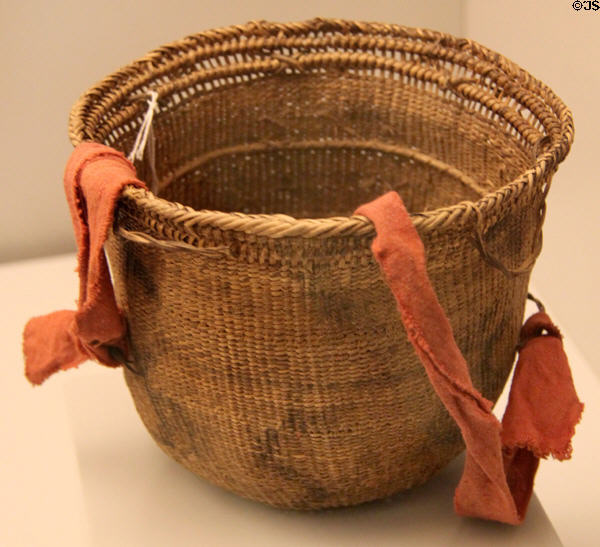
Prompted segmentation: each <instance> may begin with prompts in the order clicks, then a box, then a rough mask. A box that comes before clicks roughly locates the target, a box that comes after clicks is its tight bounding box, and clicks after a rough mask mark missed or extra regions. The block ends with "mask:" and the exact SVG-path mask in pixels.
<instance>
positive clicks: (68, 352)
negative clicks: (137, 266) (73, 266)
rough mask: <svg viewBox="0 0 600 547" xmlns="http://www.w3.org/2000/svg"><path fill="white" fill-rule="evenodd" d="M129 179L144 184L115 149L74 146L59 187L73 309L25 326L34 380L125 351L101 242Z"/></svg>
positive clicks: (28, 366)
mask: <svg viewBox="0 0 600 547" xmlns="http://www.w3.org/2000/svg"><path fill="white" fill-rule="evenodd" d="M129 184H131V185H133V186H137V187H139V188H145V187H146V185H145V184H144V183H143V182H142V181H140V180H138V179H137V178H136V171H135V167H134V166H133V164H132V163H131V162H130V161H129V160H128V159H127V158H126V157H125V156H124V155H123V154H122V153H121V152H119V151H118V150H115V149H113V148H111V147H108V146H104V145H103V144H99V143H92V142H84V143H81V144H79V145H78V146H77V147H76V148H75V149H74V150H73V152H72V154H71V156H70V158H69V161H68V162H67V165H66V168H65V173H64V186H65V194H66V196H67V202H68V204H69V210H70V212H71V220H72V222H73V229H74V231H75V240H76V243H77V248H78V255H77V264H78V267H77V271H78V273H79V300H78V304H77V310H76V311H71V310H60V311H57V312H54V313H51V314H48V315H44V316H41V317H34V318H33V319H30V320H29V322H28V323H27V325H26V326H25V331H24V333H23V353H24V354H25V374H26V376H27V378H28V379H29V380H30V381H31V382H32V383H34V384H41V383H42V382H43V381H44V380H46V378H48V376H50V375H51V374H53V373H55V372H57V371H58V370H66V369H69V368H72V367H76V366H77V365H79V364H80V363H82V362H84V361H87V360H88V359H94V360H97V361H99V362H100V363H103V364H105V365H108V366H118V365H119V364H120V362H118V361H116V360H115V359H114V358H113V357H112V354H111V348H113V352H114V351H115V350H117V351H119V352H120V353H121V354H122V355H127V351H128V348H127V342H126V336H125V333H126V325H125V321H124V318H123V316H122V314H121V312H120V310H119V308H118V307H117V304H116V301H115V296H114V292H113V288H112V284H111V280H110V272H109V269H108V263H107V261H106V257H105V256H104V249H103V246H104V242H105V241H106V238H107V237H108V231H109V230H110V229H112V225H113V220H114V211H115V207H116V205H117V201H118V199H119V196H120V195H121V191H122V190H123V188H124V187H125V186H127V185H129Z"/></svg>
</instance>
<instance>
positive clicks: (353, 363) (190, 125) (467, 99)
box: [70, 19, 573, 509]
mask: <svg viewBox="0 0 600 547" xmlns="http://www.w3.org/2000/svg"><path fill="white" fill-rule="evenodd" d="M151 90H154V91H156V92H157V93H158V111H157V113H156V114H155V116H154V120H153V124H152V135H151V138H150V140H149V144H148V147H147V149H146V155H145V158H144V161H140V162H137V164H136V168H137V169H138V177H139V178H140V179H142V180H144V181H146V182H147V183H148V184H149V185H151V186H152V188H153V192H149V191H145V190H141V189H135V188H132V187H128V188H127V189H126V190H125V191H124V192H123V195H122V199H121V200H120V202H119V207H118V212H117V218H116V222H115V227H114V231H113V233H112V234H111V236H110V239H109V241H108V243H107V246H106V250H107V255H108V258H109V261H110V264H111V271H112V276H113V282H114V286H115V292H116V294H117V300H118V303H119V305H120V307H121V308H122V309H123V310H124V313H125V315H126V317H127V321H128V328H129V337H130V344H131V349H132V360H131V361H130V362H129V363H127V368H125V369H124V373H125V379H126V381H127V385H128V386H129V389H130V391H131V394H132V396H133V399H134V401H135V405H136V407H137V410H138V412H139V414H140V416H141V418H142V420H143V421H144V424H145V425H146V427H147V428H148V430H149V432H150V433H151V435H152V436H153V438H154V439H155V441H156V442H157V443H158V444H159V445H160V447H161V448H162V449H164V451H165V452H167V453H168V454H169V455H171V456H172V457H173V458H174V459H175V460H177V461H178V462H180V463H182V464H183V465H184V466H186V467H187V468H189V469H191V470H192V471H193V472H195V473H197V474H198V475H200V476H202V477H204V478H206V479H208V480H209V481H211V482H213V483H216V484H218V485H221V486H223V487H225V488H227V489H230V490H232V491H234V492H237V493H238V494H240V495H242V496H246V497H249V498H253V499H256V500H260V501H263V502H267V503H269V504H272V505H276V506H281V507H291V508H297V509H311V508H324V507H333V506H344V505H352V504H357V503H360V502H365V501H368V500H373V499H377V498H382V497H385V496H389V495H392V494H394V493H396V492H399V491H401V490H404V489H407V488H410V487H412V486H415V485H417V484H419V483H422V482H424V481H425V480H427V479H428V478H429V477H431V476H432V475H433V474H434V473H435V472H436V471H438V470H439V469H441V468H442V467H444V466H445V465H446V464H447V463H448V462H449V461H450V460H451V459H452V458H454V457H455V456H456V455H457V454H459V453H460V452H461V450H463V442H462V439H461V436H460V432H459V430H458V428H457V426H456V425H455V424H454V422H453V421H452V419H451V418H450V416H449V414H448V413H447V412H446V410H445V409H444V407H443V405H442V403H441V402H440V401H439V399H438V397H437V396H436V394H435V393H434V391H433V389H432V387H431V386H430V384H429V381H428V379H427V376H426V374H425V371H424V369H423V367H422V365H421V364H420V362H419V361H418V359H417V357H416V355H415V353H414V350H413V348H412V347H411V345H410V343H409V342H408V340H407V337H406V334H405V331H404V327H403V325H402V322H401V318H400V314H399V313H398V311H397V309H396V305H395V301H394V298H393V296H392V294H391V292H390V290H389V288H388V286H387V285H386V283H385V281H384V279H383V277H382V274H381V272H380V269H379V267H378V264H377V263H376V262H375V260H374V258H373V255H372V252H371V250H370V244H371V241H372V240H373V238H374V236H375V231H374V228H373V225H372V224H371V222H370V221H369V220H368V219H367V218H366V217H363V216H352V212H353V211H354V210H355V208H356V207H357V206H358V205H360V204H362V203H365V202H367V201H370V200H372V199H374V198H376V197H377V196H379V195H381V194H383V193H385V192H386V191H389V190H396V191H398V193H399V194H400V195H401V196H402V199H403V200H404V202H405V204H406V206H407V208H408V210H409V211H410V212H411V217H412V219H413V221H414V224H415V226H416V228H417V230H418V233H419V235H420V236H421V238H422V240H423V242H424V245H425V249H426V254H427V261H428V273H429V276H430V278H431V282H432V284H433V287H434V289H435V290H436V292H437V295H438V298H439V300H440V302H441V304H442V306H443V308H444V310H445V311H446V313H447V315H448V317H449V319H450V322H451V324H452V328H453V330H454V333H455V337H456V341H457V343H458V346H459V348H460V349H461V351H462V352H463V354H464V356H465V358H466V360H467V362H468V363H469V366H470V370H471V376H472V379H473V382H474V384H475V386H476V387H477V389H479V390H480V391H481V392H482V393H483V395H484V396H485V397H487V398H488V399H491V400H496V399H497V397H498V395H499V393H500V392H501V390H502V388H503V386H504V383H505V381H506V379H507V376H508V374H509V372H510V369H511V366H512V363H513V360H514V357H515V350H516V344H517V337H518V333H519V328H520V326H521V323H522V320H523V313H524V305H525V299H526V295H527V285H528V281H529V272H530V270H531V268H532V266H533V264H534V262H535V259H536V257H537V254H538V253H539V251H540V249H541V226H542V222H543V218H544V212H545V206H544V204H545V197H546V194H547V192H548V188H549V185H550V181H551V177H552V175H553V174H554V172H555V170H556V169H557V166H558V164H559V163H560V162H561V161H562V160H563V158H564V157H565V155H566V154H567V152H568V150H569V147H570V145H571V142H572V138H573V125H572V118H571V114H570V112H569V110H568V109H567V108H566V107H565V105H564V104H563V103H562V102H561V100H560V99H559V98H558V97H557V96H556V95H554V94H553V93H552V91H551V90H549V89H548V88H547V87H546V86H545V85H543V84H542V83H540V82H539V81H537V80H536V79H534V78H533V77H531V76H530V75H529V74H527V73H526V72H524V71H523V70H522V69H520V68H519V67H517V66H515V65H514V64H513V63H512V62H510V61H508V60H507V59H505V58H504V57H502V56H501V55H499V54H497V53H494V52H492V51H489V50H488V49H486V48H484V47H482V46H480V45H478V44H476V43H474V42H472V41H469V40H465V39H457V38H454V37H452V36H449V35H447V34H442V33H439V32H433V31H429V30H423V29H413V28H406V27H400V26H396V25H384V24H371V23H357V22H350V21H339V20H326V19H315V20H312V21H308V22H304V23H293V24H275V23H266V22H259V23H256V22H253V23H249V24H247V25H244V26H235V27H229V28H225V29H219V30H212V31H207V32H203V33H201V34H197V35H194V36H188V37H187V38H184V39H183V40H181V41H178V42H174V43H171V44H169V45H165V46H163V47H161V48H159V49H156V50H154V51H153V52H151V53H149V54H148V55H147V56H145V57H144V58H142V59H140V60H138V61H135V62H133V63H132V64H130V65H128V66H126V67H124V68H123V69H121V70H120V71H118V72H116V73H115V74H113V75H111V76H109V77H107V78H106V79H104V80H103V81H101V82H100V83H99V84H97V85H96V86H95V87H93V88H92V89H91V90H89V91H88V92H87V93H85V94H84V95H83V96H82V97H81V99H80V100H79V101H78V102H77V103H76V104H75V106H74V107H73V110H72V112H71V117H70V137H71V140H72V142H73V144H74V145H76V144H78V143H80V142H82V141H96V142H101V143H103V144H107V145H109V146H112V147H114V148H116V149H118V150H121V151H123V152H125V153H126V154H127V153H128V152H129V151H130V150H131V149H132V147H133V144H134V141H135V139H136V135H137V133H138V129H139V127H140V124H141V122H142V119H143V118H144V114H145V112H146V109H147V98H148V92H149V91H151Z"/></svg>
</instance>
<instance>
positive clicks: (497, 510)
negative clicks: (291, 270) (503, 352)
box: [354, 192, 583, 524]
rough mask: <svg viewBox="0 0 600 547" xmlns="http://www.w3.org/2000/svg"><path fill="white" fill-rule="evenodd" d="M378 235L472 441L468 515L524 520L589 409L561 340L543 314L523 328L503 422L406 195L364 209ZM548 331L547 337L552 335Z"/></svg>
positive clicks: (399, 296)
mask: <svg viewBox="0 0 600 547" xmlns="http://www.w3.org/2000/svg"><path fill="white" fill-rule="evenodd" d="M354 214H356V215H364V216H366V217H368V218H369V219H370V220H371V221H372V222H373V224H374V225H375V229H376V232H377V235H376V237H375V238H374V240H373V242H372V244H371V250H372V251H373V255H374V256H375V259H376V260H377V262H378V263H379V265H380V267H381V269H382V272H383V274H384V278H385V280H386V282H387V284H388V285H389V287H390V289H391V291H392V293H393V295H394V297H395V299H396V302H397V304H398V309H399V311H400V313H401V316H402V321H403V323H404V326H405V328H406V332H407V335H408V338H409V340H410V341H411V343H412V345H413V346H414V348H415V351H416V353H417V355H418V356H419V359H420V360H421V362H422V363H423V366H424V367H425V371H426V372H427V376H428V377H429V380H430V382H431V384H432V386H433V388H434V389H435V391H436V393H437V394H438V396H439V398H440V399H441V401H442V402H443V404H444V406H445V407H446V408H447V410H448V412H449V413H450V414H451V415H452V417H453V418H454V420H455V421H456V423H457V424H458V426H459V428H460V430H461V433H462V436H463V439H464V441H465V445H466V450H467V453H466V460H465V467H464V471H463V475H462V478H461V480H460V483H459V485H458V487H457V489H456V494H455V498H454V505H455V509H456V512H457V513H458V514H460V515H466V516H473V517H480V518H485V519H492V520H497V521H501V522H505V523H509V524H518V523H520V522H521V521H522V520H523V518H524V517H525V513H526V510H527V505H528V503H529V499H530V497H531V493H532V489H533V479H534V476H535V473H536V470H537V467H538V463H539V459H538V458H539V457H544V456H546V455H548V454H552V455H554V456H555V457H557V458H559V459H564V458H568V457H569V456H570V452H571V445H570V440H571V437H572V435H573V433H574V427H575V424H576V423H577V422H578V421H579V419H580V416H581V412H582V411H583V405H582V404H581V403H580V402H579V400H578V398H577V394H576V393H575V389H574V387H573V380H572V378H571V373H570V370H569V365H568V362H567V359H566V356H565V354H564V352H563V349H562V342H561V338H560V334H559V333H558V330H557V329H556V327H555V326H554V325H553V324H552V322H551V321H550V319H549V318H548V316H547V315H545V314H542V313H538V314H535V315H534V316H533V317H532V318H530V319H529V320H528V321H527V322H526V323H525V325H524V327H523V330H522V344H521V346H522V349H521V350H520V355H519V360H518V363H517V365H516V369H515V375H514V380H513V383H512V385H511V391H510V396H509V403H508V407H507V410H506V413H505V415H504V418H503V422H502V424H500V422H498V420H497V419H496V417H495V416H494V415H493V414H492V412H491V409H492V402H491V401H488V400H487V399H485V398H484V397H483V396H482V395H481V394H480V393H479V392H478V391H477V390H476V389H475V388H474V387H473V384H472V382H471V378H470V376H469V371H468V367H467V363H466V362H465V359H464V357H463V356H462V354H461V352H460V350H459V349H458V347H457V345H456V342H455V340H454V335H453V333H452V329H451V326H450V322H449V321H448V318H447V317H446V314H445V313H444V310H443V309H442V307H441V305H440V303H439V301H438V299H437V297H436V295H435V292H434V290H433V287H432V286H431V283H430V281H429V277H428V275H427V269H426V265H425V250H424V247H423V243H422V241H421V239H420V238H419V235H418V233H417V231H416V229H415V227H414V225H413V223H412V221H411V219H410V216H409V214H408V212H407V211H406V208H405V207H404V204H403V202H402V199H401V198H400V196H399V195H398V194H397V193H396V192H388V193H386V194H384V195H383V196H381V197H379V198H377V199H375V200H373V201H371V202H369V203H366V204H363V205H361V206H360V207H359V208H358V209H356V211H355V212H354ZM542 331H545V333H546V334H544V332H542Z"/></svg>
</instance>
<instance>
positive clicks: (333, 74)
mask: <svg viewBox="0 0 600 547" xmlns="http://www.w3.org/2000/svg"><path fill="white" fill-rule="evenodd" d="M322 35H323V36H322V38H320V40H321V42H319V43H322V44H323V45H322V47H321V50H322V51H323V52H329V54H330V55H332V56H333V57H332V59H335V58H336V56H338V57H340V58H343V57H344V56H345V55H346V56H348V54H349V53H348V51H346V50H348V49H350V47H349V46H348V47H347V48H346V50H344V51H342V49H341V48H338V49H336V51H335V52H334V53H332V52H331V47H330V46H327V40H334V38H335V35H332V36H333V37H332V36H330V35H329V34H328V33H326V32H324V33H322ZM312 39H314V40H317V38H312ZM280 41H281V43H282V44H283V43H284V42H285V41H284V40H283V39H281V40H280ZM274 43H276V42H274ZM411 43H412V42H411V41H406V40H404V41H402V40H399V41H396V42H394V44H395V46H394V47H395V49H394V50H392V51H387V50H385V51H383V50H378V49H377V48H371V50H369V51H365V52H364V55H365V56H366V58H367V59H370V60H371V61H372V63H371V65H370V64H369V62H366V61H364V60H362V61H361V60H360V59H359V58H358V57H356V56H355V58H356V59H355V60H354V61H353V60H352V59H353V57H352V56H350V57H347V60H346V62H345V63H342V66H339V63H338V64H336V63H334V62H332V63H329V64H328V63H326V62H324V61H323V62H320V63H319V62H317V61H315V60H314V58H315V56H316V55H318V54H319V47H313V48H310V52H308V50H307V48H302V47H298V48H296V49H294V48H289V47H284V46H283V45H282V46H281V47H279V48H278V47H276V46H273V47H271V48H265V47H262V48H256V50H252V51H251V55H250V54H249V53H248V52H247V51H246V52H245V54H244V55H239V54H238V55H229V56H225V55H216V54H214V52H213V53H211V51H213V50H211V48H210V47H200V46H198V47H197V49H196V50H195V51H194V53H193V55H191V56H190V59H191V60H193V63H192V62H191V61H190V60H186V61H183V60H182V61H176V62H175V61H170V62H172V63H176V64H178V65H177V66H176V68H173V69H171V71H170V73H167V74H160V73H158V72H157V73H156V74H153V75H152V76H146V77H144V84H143V85H138V86H137V87H135V88H134V89H131V91H130V92H127V93H124V96H123V97H122V99H121V100H122V105H129V106H128V108H129V110H127V112H128V113H129V112H130V113H131V114H128V115H122V116H120V117H118V116H115V115H114V112H113V114H112V119H111V109H114V108H116V106H115V105H118V103H115V105H112V106H111V107H110V108H108V109H106V110H105V111H104V112H103V114H102V120H101V124H100V125H97V126H96V127H95V128H94V130H93V131H94V139H96V140H102V141H103V142H105V144H108V145H111V146H113V147H115V148H117V149H120V150H122V151H123V152H125V153H126V154H127V153H129V151H130V150H131V148H132V146H133V142H134V140H135V137H136V134H137V132H138V129H139V125H140V123H141V120H142V118H143V115H144V112H145V107H146V105H145V103H144V102H143V101H139V100H138V101H137V103H136V106H135V109H134V110H132V107H131V104H132V103H131V98H132V96H133V95H135V94H137V95H139V93H140V90H148V89H150V88H153V89H157V90H158V91H159V95H160V98H159V108H160V111H159V112H158V113H157V114H156V115H155V117H154V121H153V136H152V138H153V139H154V141H153V142H154V146H153V151H152V154H153V162H154V166H155V167H154V175H153V172H152V169H151V168H150V159H149V156H150V153H149V152H148V151H146V156H145V159H144V160H143V161H141V162H137V163H136V167H137V169H138V176H139V178H141V179H142V180H145V181H146V182H147V183H148V184H149V186H150V187H151V189H152V190H153V191H154V192H155V193H156V194H157V195H159V196H160V197H163V198H165V199H167V200H170V201H176V202H179V203H182V204H185V205H188V206H191V207H193V208H195V209H209V210H220V211H226V212H234V211H238V212H243V213H285V214H288V215H291V216H294V217H298V218H303V217H324V216H347V215H351V214H352V212H353V211H354V209H355V208H356V207H357V206H358V205H360V204H361V203H364V202H366V201H369V200H371V199H374V198H376V197H377V196H379V195H381V194H382V193H384V192H386V191H388V190H396V191H398V192H399V193H400V195H401V196H402V198H403V199H404V201H405V203H406V206H407V208H408V209H409V211H411V212H418V211H428V210H433V209H437V208H440V207H445V206H450V205H454V204H456V203H459V202H461V201H465V200H468V201H476V200H477V199H479V198H480V197H481V196H483V195H485V194H486V193H489V192H490V191H493V190H495V189H498V188H500V187H502V186H504V185H505V184H507V183H508V182H509V181H511V180H513V179H514V178H515V177H517V176H518V175H519V174H521V173H523V172H524V171H525V170H527V169H529V168H531V167H532V166H533V165H534V163H535V159H536V153H535V147H534V143H536V142H539V141H540V140H541V139H542V138H543V137H544V136H545V135H546V133H547V132H546V128H545V127H544V126H543V124H542V123H541V122H540V119H539V117H536V116H534V115H533V114H532V112H531V111H530V110H528V109H527V108H526V107H524V106H523V105H522V104H519V103H518V102H517V101H515V99H514V97H510V96H508V94H507V96H506V98H502V97H501V98H499V99H496V98H497V97H498V96H501V95H502V94H503V93H504V91H503V90H501V89H500V87H499V86H498V84H497V83H494V82H493V81H492V80H490V79H489V78H487V80H486V79H485V78H480V83H481V89H480V90H479V91H480V93H479V95H477V91H478V90H477V88H476V84H473V82H471V80H469V78H471V76H472V75H473V74H474V72H473V71H472V70H471V71H469V70H467V69H466V68H465V66H460V65H458V64H456V65H453V64H452V63H449V62H447V61H445V62H441V61H440V59H432V58H431V55H422V56H419V55H416V54H414V53H410V54H409V53H407V52H406V51H403V48H404V49H406V50H408V49H410V47H409V46H410V44H411ZM231 44H233V45H229V46H227V47H230V48H231V50H232V51H235V49H236V47H237V48H238V49H241V48H246V49H247V48H249V47H250V46H248V44H247V43H246V42H243V41H241V40H240V41H239V43H238V44H237V45H236V42H235V41H232V42H231ZM403 44H404V45H403ZM224 48H225V46H221V49H224ZM363 49H364V48H363ZM311 56H312V57H311ZM381 58H385V59H387V60H390V63H388V65H389V67H390V68H389V69H380V68H377V67H378V66H379V65H378V64H377V63H378V59H379V60H380V59H381ZM282 59H283V61H282ZM348 59H349V60H348ZM299 60H302V63H301V62H300V61H299ZM391 61H393V63H392V62H391ZM269 62H270V63H271V64H268V63H269ZM265 63H266V64H265ZM394 63H395V64H394ZM466 64H468V63H466ZM273 66H275V68H272V67H273ZM269 67H271V68H269ZM423 67H427V70H429V71H430V73H431V74H433V76H431V74H429V73H427V74H429V76H428V77H427V78H424V77H423V78H420V77H419V73H418V72H417V71H416V69H417V68H419V69H422V68H423ZM163 72H164V71H163ZM232 74H233V75H232ZM224 75H225V76H224ZM458 77H460V78H464V79H465V80H464V81H466V82H470V83H468V85H470V86H471V87H472V90H471V94H470V95H469V94H465V93H462V92H461V93H459V92H458V91H457V89H458V87H457V86H456V85H455V86H449V85H445V86H441V85H440V84H439V82H440V81H443V82H448V81H449V78H454V79H456V78H458ZM471 79H472V78H471ZM436 82H438V83H436ZM484 84H485V85H484ZM474 85H475V88H473V86H474ZM131 87H133V86H131ZM473 89H475V91H473ZM474 93H475V95H474ZM526 93H529V92H526V91H523V90H522V91H521V95H522V96H523V97H525V95H526ZM530 95H531V93H530ZM473 96H480V97H481V99H480V101H477V100H473V99H472V97H473ZM492 99H493V100H494V101H496V103H498V104H501V105H502V109H500V110H498V108H496V111H494V110H493V109H490V108H488V107H487V106H486V104H487V105H488V106H489V103H490V101H491V100H492ZM523 102H527V101H526V100H524V101H523ZM125 111H126V109H124V110H123V112H125ZM511 116H512V117H511ZM515 116H517V117H518V120H519V121H520V125H519V124H517V125H515V123H514V119H515ZM511 120H512V121H511Z"/></svg>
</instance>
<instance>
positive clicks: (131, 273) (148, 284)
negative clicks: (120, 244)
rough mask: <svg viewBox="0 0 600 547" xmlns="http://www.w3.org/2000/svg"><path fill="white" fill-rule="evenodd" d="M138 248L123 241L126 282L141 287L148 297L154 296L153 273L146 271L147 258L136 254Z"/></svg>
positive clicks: (155, 290)
mask: <svg viewBox="0 0 600 547" xmlns="http://www.w3.org/2000/svg"><path fill="white" fill-rule="evenodd" d="M138 252H139V251H138V249H136V247H134V244H133V243H131V242H129V241H128V242H126V243H125V252H124V254H125V272H126V278H127V284H128V285H129V284H131V283H136V284H137V285H139V286H140V287H142V289H143V291H144V293H145V294H146V296H148V297H154V296H155V295H156V293H157V287H156V283H155V281H154V279H155V275H153V273H152V272H149V271H148V268H147V267H146V264H149V263H150V261H149V260H142V259H141V258H140V257H139V256H138Z"/></svg>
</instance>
